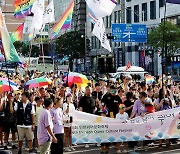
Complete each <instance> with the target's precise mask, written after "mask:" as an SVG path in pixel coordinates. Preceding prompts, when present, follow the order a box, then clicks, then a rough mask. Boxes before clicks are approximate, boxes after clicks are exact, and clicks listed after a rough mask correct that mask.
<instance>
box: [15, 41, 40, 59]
mask: <svg viewBox="0 0 180 154" xmlns="http://www.w3.org/2000/svg"><path fill="white" fill-rule="evenodd" d="M14 46H15V48H16V50H17V52H18V53H20V54H22V55H23V56H29V53H30V49H31V45H29V44H27V43H24V42H19V41H16V42H14ZM39 55H40V50H39V47H38V46H35V45H33V46H32V52H31V56H32V57H38V56H39Z"/></svg>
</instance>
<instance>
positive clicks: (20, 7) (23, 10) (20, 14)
mask: <svg viewBox="0 0 180 154" xmlns="http://www.w3.org/2000/svg"><path fill="white" fill-rule="evenodd" d="M33 3H34V0H15V1H14V6H15V7H16V9H15V11H14V17H15V18H24V17H26V16H27V15H29V14H31V9H32V6H33Z"/></svg>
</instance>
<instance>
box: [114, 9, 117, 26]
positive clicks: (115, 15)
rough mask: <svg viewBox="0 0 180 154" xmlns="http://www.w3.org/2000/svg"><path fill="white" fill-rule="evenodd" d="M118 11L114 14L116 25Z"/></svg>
mask: <svg viewBox="0 0 180 154" xmlns="http://www.w3.org/2000/svg"><path fill="white" fill-rule="evenodd" d="M117 18H118V17H117V11H115V12H114V23H117Z"/></svg>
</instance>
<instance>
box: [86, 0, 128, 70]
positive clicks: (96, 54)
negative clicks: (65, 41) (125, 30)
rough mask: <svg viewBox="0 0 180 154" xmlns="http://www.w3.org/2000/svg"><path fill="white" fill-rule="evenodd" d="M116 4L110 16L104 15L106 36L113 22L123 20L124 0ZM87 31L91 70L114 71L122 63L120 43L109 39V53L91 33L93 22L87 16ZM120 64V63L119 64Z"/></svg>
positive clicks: (121, 21) (109, 34)
mask: <svg viewBox="0 0 180 154" xmlns="http://www.w3.org/2000/svg"><path fill="white" fill-rule="evenodd" d="M117 3H118V4H117V6H116V7H115V9H114V10H113V12H112V14H111V15H110V16H107V17H104V18H103V20H104V25H105V28H106V34H107V36H111V28H112V24H113V23H123V22H124V11H123V7H124V0H118V1H117ZM87 26H88V27H89V28H88V32H87V36H88V38H89V39H90V41H91V51H90V53H89V56H90V58H91V67H92V71H96V72H99V73H105V72H115V71H116V69H117V67H118V66H122V65H124V59H123V57H124V53H123V51H122V44H121V43H114V42H112V40H111V39H109V41H110V46H111V48H112V52H111V53H110V52H109V51H107V50H106V49H104V48H103V47H102V46H101V43H100V41H99V40H98V39H97V38H96V36H94V35H93V34H92V30H93V24H92V23H91V22H90V21H89V20H88V18H87ZM119 64H121V65H119Z"/></svg>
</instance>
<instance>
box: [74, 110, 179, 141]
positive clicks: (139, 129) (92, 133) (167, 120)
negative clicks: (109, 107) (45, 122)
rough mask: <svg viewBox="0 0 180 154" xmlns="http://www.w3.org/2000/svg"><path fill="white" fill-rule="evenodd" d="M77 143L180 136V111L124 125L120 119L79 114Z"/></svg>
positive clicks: (77, 118)
mask: <svg viewBox="0 0 180 154" xmlns="http://www.w3.org/2000/svg"><path fill="white" fill-rule="evenodd" d="M72 135H73V143H77V144H82V143H104V142H105V143H106V142H125V141H143V140H159V139H168V138H179V137H180V111H179V108H174V109H170V110H165V111H160V112H155V113H151V114H148V115H146V116H144V117H136V118H134V119H131V120H128V121H127V123H121V121H119V120H116V119H111V118H107V117H101V116H97V115H92V114H88V113H84V112H80V111H75V113H74V117H73V125H72Z"/></svg>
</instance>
